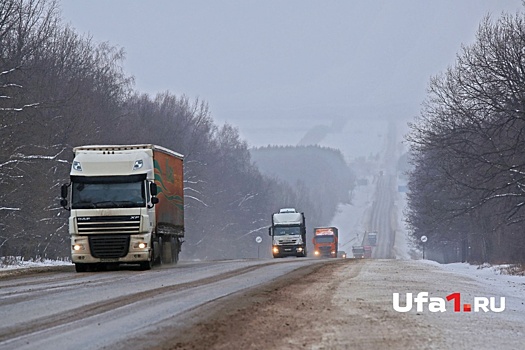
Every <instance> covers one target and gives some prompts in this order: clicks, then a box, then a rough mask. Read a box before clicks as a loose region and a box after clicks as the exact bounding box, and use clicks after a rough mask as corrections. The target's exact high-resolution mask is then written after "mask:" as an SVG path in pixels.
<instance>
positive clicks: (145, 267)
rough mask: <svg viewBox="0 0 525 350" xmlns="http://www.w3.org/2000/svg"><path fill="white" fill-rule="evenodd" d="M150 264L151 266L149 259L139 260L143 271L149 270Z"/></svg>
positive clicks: (151, 262)
mask: <svg viewBox="0 0 525 350" xmlns="http://www.w3.org/2000/svg"><path fill="white" fill-rule="evenodd" d="M152 266H153V261H151V260H148V261H141V262H140V269H141V270H143V271H146V270H151V267H152Z"/></svg>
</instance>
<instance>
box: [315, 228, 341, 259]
mask: <svg viewBox="0 0 525 350" xmlns="http://www.w3.org/2000/svg"><path fill="white" fill-rule="evenodd" d="M338 240H339V230H338V229H337V227H333V226H332V227H316V228H314V237H313V238H312V241H313V244H314V255H315V256H316V257H326V258H337V245H338V244H339V242H338Z"/></svg>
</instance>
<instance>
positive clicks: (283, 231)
mask: <svg viewBox="0 0 525 350" xmlns="http://www.w3.org/2000/svg"><path fill="white" fill-rule="evenodd" d="M268 234H269V235H270V236H272V254H273V257H274V258H282V257H284V256H290V255H292V256H297V257H305V256H306V255H307V253H306V223H305V218H304V213H299V212H297V211H296V210H295V209H294V208H284V209H281V210H279V212H278V213H275V214H273V215H272V226H270V227H269V229H268Z"/></svg>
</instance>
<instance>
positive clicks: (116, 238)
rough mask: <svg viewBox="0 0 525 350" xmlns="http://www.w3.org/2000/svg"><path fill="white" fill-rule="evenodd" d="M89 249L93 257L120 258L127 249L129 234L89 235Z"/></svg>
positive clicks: (126, 252) (125, 253)
mask: <svg viewBox="0 0 525 350" xmlns="http://www.w3.org/2000/svg"><path fill="white" fill-rule="evenodd" d="M89 249H90V250H91V255H93V256H94V257H95V258H100V259H114V258H122V257H124V256H126V255H127V254H128V251H129V235H96V236H89Z"/></svg>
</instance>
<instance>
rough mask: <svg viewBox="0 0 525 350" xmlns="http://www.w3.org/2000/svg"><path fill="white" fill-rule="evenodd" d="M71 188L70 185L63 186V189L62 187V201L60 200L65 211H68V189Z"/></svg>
mask: <svg viewBox="0 0 525 350" xmlns="http://www.w3.org/2000/svg"><path fill="white" fill-rule="evenodd" d="M68 187H69V185H68V184H63V185H62V186H61V187H60V197H62V199H61V200H60V205H61V206H63V207H64V208H65V209H68V208H67V192H68V191H67V188H68Z"/></svg>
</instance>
